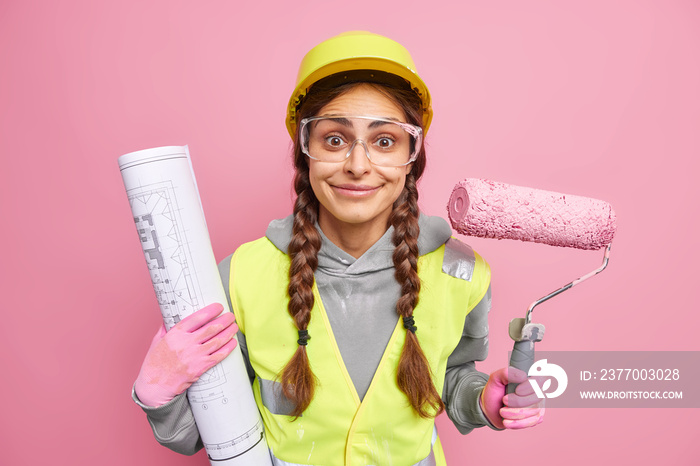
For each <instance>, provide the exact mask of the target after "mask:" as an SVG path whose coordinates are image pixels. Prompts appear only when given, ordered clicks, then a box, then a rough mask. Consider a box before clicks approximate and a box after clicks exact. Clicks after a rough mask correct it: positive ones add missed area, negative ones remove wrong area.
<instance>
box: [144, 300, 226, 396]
mask: <svg viewBox="0 0 700 466" xmlns="http://www.w3.org/2000/svg"><path fill="white" fill-rule="evenodd" d="M223 310H224V307H223V306H222V305H221V304H219V303H214V304H210V305H209V306H205V307H203V308H202V309H200V310H199V311H197V312H195V313H193V314H191V315H189V316H187V317H185V318H184V319H182V320H181V321H180V322H178V323H177V324H176V325H174V326H173V327H172V328H171V329H170V331H169V332H167V333H166V331H165V325H161V327H160V329H158V333H156V335H155V336H154V337H153V341H152V342H151V347H150V348H149V349H148V353H146V358H145V359H144V361H143V364H142V365H141V371H140V372H139V375H138V377H137V378H136V383H135V384H134V391H135V392H136V395H137V396H138V397H139V400H140V401H141V403H143V404H145V405H146V406H152V407H157V406H161V405H163V404H165V403H167V402H168V401H170V400H172V399H173V398H175V396H177V395H179V394H180V393H182V392H184V391H185V390H187V389H188V388H189V387H190V385H192V384H193V383H194V382H196V381H197V379H199V377H200V376H201V375H202V374H203V373H205V372H206V371H207V370H209V369H211V368H212V367H214V366H215V365H216V364H218V363H219V362H221V361H223V360H224V358H226V356H228V355H229V354H230V353H231V351H233V350H234V348H235V347H236V344H237V343H238V342H237V341H236V339H235V338H233V337H234V335H235V334H236V332H238V325H236V323H235V321H236V319H235V317H234V315H233V313H232V312H227V313H225V314H223V315H221V316H219V314H221V312H222V311H223ZM217 316H219V317H217Z"/></svg>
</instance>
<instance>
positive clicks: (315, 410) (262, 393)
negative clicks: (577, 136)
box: [230, 238, 490, 466]
mask: <svg viewBox="0 0 700 466" xmlns="http://www.w3.org/2000/svg"><path fill="white" fill-rule="evenodd" d="M453 241H456V240H450V241H448V244H449V246H450V247H449V248H446V247H445V245H443V246H442V247H440V248H438V249H437V250H435V251H433V252H431V253H428V254H426V255H423V256H421V257H419V259H418V275H419V277H420V280H421V291H420V300H419V302H418V305H417V307H416V309H415V311H414V319H415V322H416V326H417V327H418V333H417V337H418V339H419V341H420V344H421V348H422V349H423V352H424V353H425V355H426V358H427V359H428V363H429V365H430V368H431V370H432V373H433V374H434V379H433V381H434V384H435V388H436V390H437V392H438V393H442V390H443V385H444V376H445V369H446V364H447V358H448V357H449V355H450V354H451V353H452V351H453V350H454V348H455V347H456V346H457V343H458V342H459V340H460V338H461V336H462V330H463V328H464V322H465V317H466V315H467V314H468V312H469V311H470V310H471V309H472V308H473V307H474V306H475V305H476V304H477V303H478V302H479V301H480V300H481V298H482V297H483V296H484V294H485V293H486V290H487V289H488V284H489V281H490V272H489V268H488V264H486V262H484V261H483V259H482V258H481V257H480V256H478V255H477V254H475V253H474V252H473V251H471V248H468V247H466V248H461V247H460V244H459V243H458V242H457V243H455V244H450V243H452V242H453ZM453 246H456V247H453ZM446 249H447V250H448V252H449V254H447V257H445V256H446V254H445V250H446ZM460 249H461V251H460ZM446 264H447V265H449V267H446V268H447V270H443V267H444V266H445V265H446ZM467 272H468V273H467ZM288 274H289V256H287V255H286V254H284V253H282V252H281V251H279V250H278V249H277V248H276V247H275V246H274V245H273V244H272V243H271V242H270V241H269V240H268V239H267V238H263V239H260V240H257V241H254V242H252V243H247V244H245V245H243V246H241V247H240V248H239V249H238V250H237V251H236V253H235V254H234V256H233V258H232V260H231V274H230V295H231V302H232V305H233V311H234V313H235V314H236V320H237V322H238V326H239V328H240V330H241V332H243V334H245V336H246V341H247V345H248V355H249V358H250V362H251V365H252V366H253V369H254V370H255V373H256V375H257V376H256V378H255V381H254V383H253V393H254V395H255V400H256V403H257V404H258V407H259V409H260V412H261V415H262V418H263V421H264V423H265V431H266V437H267V441H268V446H269V447H270V450H271V451H272V452H273V453H274V456H275V457H276V461H277V462H276V463H275V464H284V465H294V464H298V465H324V466H345V465H348V466H366V465H370V464H376V465H382V466H384V465H388V464H394V465H421V466H429V465H442V464H444V457H443V456H442V453H441V448H440V449H439V450H437V451H435V452H434V451H433V447H432V446H433V445H434V443H435V441H436V437H435V436H434V429H433V428H434V420H433V419H423V418H420V417H419V416H418V415H417V414H416V413H415V411H414V410H413V408H412V407H411V406H410V405H409V403H408V400H407V398H406V395H405V394H404V393H403V392H401V391H400V390H399V389H398V386H397V385H396V368H397V365H398V360H399V358H400V355H401V352H402V348H403V344H404V340H405V337H406V330H405V329H404V328H403V323H402V321H401V319H400V318H398V316H397V323H396V326H395V328H394V331H393V333H392V335H391V338H390V339H389V342H388V344H387V346H386V349H385V352H384V354H383V355H382V358H381V361H380V363H379V365H378V367H377V370H376V372H375V374H374V378H373V379H372V382H371V384H370V387H369V389H368V390H367V393H366V394H365V397H364V399H363V400H362V401H360V399H359V396H358V394H357V392H356V390H355V387H354V385H353V382H352V380H351V378H350V375H349V374H348V372H347V369H346V367H345V365H344V363H343V360H342V357H341V355H340V350H339V349H338V346H337V344H336V342H335V338H334V336H333V330H332V329H331V326H330V322H329V321H328V316H327V314H326V311H325V309H324V307H323V303H322V302H321V297H320V295H319V293H318V289H317V287H316V285H314V287H313V294H314V307H313V309H312V311H311V320H310V322H309V326H308V330H309V336H311V340H310V341H309V344H308V346H307V347H306V353H307V356H308V358H309V361H310V365H311V369H312V371H313V372H314V375H315V376H316V377H317V379H318V384H317V385H316V391H315V394H314V397H313V399H312V401H311V404H310V405H309V407H308V408H307V409H306V411H304V413H303V415H302V416H301V417H299V418H297V419H293V418H291V417H290V416H288V415H287V413H289V406H288V405H286V404H285V403H284V401H283V400H279V399H278V397H277V396H276V393H275V392H278V390H276V389H275V384H276V382H272V381H275V380H277V378H278V375H279V373H280V372H281V370H282V369H283V368H284V367H285V366H286V364H287V362H288V361H289V360H290V359H291V357H292V355H293V354H294V352H295V351H296V349H297V347H298V345H297V339H298V335H297V329H296V326H295V324H294V322H293V320H292V318H291V316H289V314H288V312H287V303H288V301H289V298H288V296H287V286H288V284H289V277H288ZM453 274H454V275H459V277H458V278H455V277H454V275H453ZM358 329H359V330H361V327H359V328H358ZM389 413H390V414H389ZM438 441H439V440H438ZM282 460H283V461H284V462H280V461H282Z"/></svg>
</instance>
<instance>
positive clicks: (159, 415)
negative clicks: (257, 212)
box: [131, 256, 255, 455]
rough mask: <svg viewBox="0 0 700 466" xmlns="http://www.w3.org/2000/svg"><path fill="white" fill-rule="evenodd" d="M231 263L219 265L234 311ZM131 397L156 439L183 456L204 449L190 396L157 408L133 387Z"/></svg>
mask: <svg viewBox="0 0 700 466" xmlns="http://www.w3.org/2000/svg"><path fill="white" fill-rule="evenodd" d="M230 264H231V256H228V257H227V258H226V259H224V260H223V261H221V262H220V263H219V274H220V275H221V281H222V283H223V285H224V290H225V291H226V299H227V300H228V305H229V309H231V296H230V295H229V289H228V279H229V268H230ZM236 337H237V338H238V345H239V346H240V347H241V351H242V352H243V360H244V361H245V364H246V369H247V370H248V377H249V378H250V380H251V383H252V382H253V380H254V379H255V373H254V372H253V368H252V366H251V365H250V361H249V360H248V348H247V346H246V342H245V336H244V335H243V334H242V333H241V332H240V331H239V332H238V333H237V334H236ZM131 398H132V399H133V400H134V402H135V403H136V404H137V405H139V406H140V407H141V409H142V410H143V411H144V412H145V413H146V418H147V419H148V423H149V424H150V425H151V429H152V430H153V436H154V437H155V438H156V440H157V441H158V443H160V444H161V445H163V446H165V447H168V448H169V449H171V450H173V451H175V452H177V453H181V454H183V455H193V454H195V453H196V452H198V451H199V450H201V449H202V448H203V446H204V445H203V444H202V439H201V438H200V437H199V431H198V430H197V424H195V420H194V415H193V414H192V408H190V403H189V401H188V400H187V393H181V394H180V395H178V396H176V397H175V398H173V399H172V400H170V401H169V402H168V403H166V404H164V405H162V406H158V407H156V408H154V407H151V406H146V405H144V404H143V403H141V401H140V400H139V398H138V396H137V395H136V392H135V391H134V389H133V388H132V390H131Z"/></svg>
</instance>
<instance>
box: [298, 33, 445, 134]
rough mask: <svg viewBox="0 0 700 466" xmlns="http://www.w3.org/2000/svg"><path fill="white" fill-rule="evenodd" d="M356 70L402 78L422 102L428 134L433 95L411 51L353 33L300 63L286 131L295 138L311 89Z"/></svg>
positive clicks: (329, 42) (332, 40) (331, 41)
mask: <svg viewBox="0 0 700 466" xmlns="http://www.w3.org/2000/svg"><path fill="white" fill-rule="evenodd" d="M356 70H370V71H372V70H377V71H381V72H384V73H389V74H391V75H395V76H399V77H401V78H403V79H404V80H405V81H406V82H407V83H408V84H409V85H410V87H411V89H413V90H414V91H415V92H416V94H418V96H419V97H420V99H421V101H422V102H423V132H424V134H425V133H427V131H428V127H429V126H430V121H431V120H432V118H433V109H432V107H431V105H430V92H428V87H427V86H426V85H425V83H424V82H423V80H422V79H421V78H420V76H418V73H416V65H415V64H414V63H413V59H412V58H411V55H410V54H409V53H408V50H406V48H405V47H404V46H403V45H401V44H399V43H398V42H395V41H393V40H391V39H389V38H388V37H384V36H380V35H379V34H373V33H371V32H367V31H351V32H345V33H343V34H340V35H337V36H335V37H331V38H330V39H328V40H326V41H324V42H321V43H320V44H318V45H317V46H316V47H314V48H313V49H311V51H309V53H307V54H306V56H305V57H304V59H303V60H302V61H301V65H299V73H298V74H297V85H296V88H295V89H294V93H293V94H292V97H291V98H290V99H289V105H288V107H287V130H288V131H289V135H290V136H292V139H293V138H294V133H295V132H296V127H297V108H298V106H299V104H300V103H301V100H302V98H303V97H304V96H305V95H306V93H307V92H308V91H309V89H310V88H311V86H312V85H313V84H314V83H316V82H318V81H319V80H321V79H323V78H326V77H328V76H331V75H334V74H336V73H343V72H347V71H356Z"/></svg>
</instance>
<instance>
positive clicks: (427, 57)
mask: <svg viewBox="0 0 700 466" xmlns="http://www.w3.org/2000/svg"><path fill="white" fill-rule="evenodd" d="M237 3H238V4H237ZM241 3H242V2H223V1H209V2H200V3H199V4H198V6H195V2H185V1H172V0H169V1H160V0H159V1H150V2H140V1H138V2H137V1H122V2H92V1H87V0H85V1H68V2H49V1H45V2H40V1H26V2H24V1H22V2H21V1H12V0H10V1H7V0H6V1H3V2H2V3H1V4H0V63H1V65H0V66H1V67H2V71H1V72H0V142H1V143H2V149H3V151H2V165H1V167H2V168H0V177H1V178H0V193H1V196H0V212H1V213H2V222H3V224H2V229H0V235H1V237H0V241H1V244H2V245H3V251H4V252H3V257H2V261H1V262H0V267H1V269H0V270H1V273H2V280H0V286H1V287H2V292H1V293H0V296H2V300H1V302H2V322H1V324H0V345H2V346H1V347H0V355H1V356H0V358H1V360H2V373H3V383H2V385H1V387H0V398H1V399H2V400H3V415H2V422H1V423H0V438H2V449H1V450H0V463H2V464H4V465H5V464H6V465H30V464H32V465H33V464H44V463H46V462H49V463H51V464H61V465H63V464H70V465H95V464H100V465H122V464H130V465H169V466H172V465H205V464H208V463H207V461H206V458H205V456H204V455H203V454H202V453H200V454H198V455H197V456H195V457H193V458H190V457H184V456H180V455H177V454H175V453H173V452H170V451H169V450H166V449H165V448H162V447H160V446H159V445H158V444H157V443H156V442H155V440H154V439H153V437H152V435H151V432H150V428H149V426H148V424H147V422H146V419H145V416H144V414H143V413H142V412H141V410H140V409H139V408H137V407H136V406H135V405H133V404H132V402H131V399H130V389H131V384H132V382H133V380H134V378H135V377H136V374H137V372H138V369H139V367H140V364H141V361H142V358H143V356H144V355H145V352H146V349H147V347H148V345H149V342H150V340H151V337H152V335H153V333H154V332H155V330H156V328H157V326H158V322H159V319H160V316H159V312H158V308H157V305H156V302H155V299H154V295H153V291H152V288H151V284H150V281H149V277H148V273H147V270H146V268H145V267H144V260H143V256H142V253H141V250H140V247H139V243H138V240H137V237H136V234H135V231H134V225H133V222H132V220H131V214H130V210H129V206H128V202H127V199H126V195H125V193H124V190H123V186H122V181H121V178H120V174H119V170H118V168H117V157H118V156H119V155H121V154H124V153H127V152H131V151H135V150H139V149H145V148H149V147H157V146H162V145H184V144H189V146H190V150H191V153H192V155H193V161H194V162H193V163H194V167H195V170H196V172H197V176H198V181H199V186H200V190H201V195H202V200H203V203H204V208H205V212H206V214H207V217H208V223H209V228H210V232H211V238H212V241H213V245H214V250H215V254H216V256H217V259H222V258H224V257H225V256H226V255H228V254H229V253H231V252H232V251H233V250H234V249H235V248H236V247H237V246H238V245H240V244H241V243H242V242H244V241H248V240H252V239H254V238H257V237H260V236H262V235H263V234H264V231H265V227H266V225H267V223H268V222H269V221H270V220H271V219H273V218H277V217H282V216H285V215H287V214H288V213H289V212H290V209H291V195H290V192H291V188H290V181H291V164H290V159H289V147H290V144H289V141H288V136H287V133H286V129H285V127H284V124H283V118H284V109H285V105H286V102H287V99H288V97H289V94H290V92H291V90H292V88H293V84H294V78H295V75H296V69H297V65H298V62H299V60H300V59H301V57H302V56H303V54H304V53H305V52H306V51H307V50H308V49H309V48H311V47H312V46H313V45H315V44H316V43H318V42H319V41H321V40H323V39H325V38H328V37H330V36H332V35H335V34H337V33H339V32H342V31H344V30H350V29H367V30H371V31H374V32H378V33H382V34H385V35H388V36H390V37H392V38H394V39H396V40H398V41H399V42H401V43H403V44H404V45H406V47H407V48H408V49H409V50H410V51H411V53H412V54H413V57H414V59H415V61H416V63H417V66H418V70H419V71H420V73H421V76H422V77H423V78H424V79H425V81H426V82H427V83H428V85H429V86H430V89H431V91H432V95H433V98H434V108H435V119H434V121H433V126H432V128H431V130H430V133H429V135H428V140H427V141H428V144H429V166H428V170H427V172H426V174H425V177H424V179H423V181H422V184H421V193H422V194H421V206H422V209H423V210H424V211H425V212H427V213H430V214H433V215H442V216H446V211H445V204H446V201H447V198H448V196H449V194H450V192H451V190H452V187H453V186H454V184H455V183H456V182H457V181H459V180H460V179H462V178H465V177H479V178H490V179H493V180H497V181H502V182H506V183H511V184H516V185H524V186H532V187H537V188H541V189H548V190H554V191H559V192H566V193H571V194H578V195H583V196H589V197H596V198H600V199H605V200H607V201H609V202H610V203H612V204H613V206H614V207H615V209H616V211H617V214H618V221H619V230H618V235H617V237H616V241H615V242H614V244H613V249H612V256H611V262H610V266H609V268H608V270H606V271H605V272H604V273H603V274H602V275H600V276H599V277H596V278H595V279H593V280H592V281H590V282H588V283H586V284H583V285H581V286H580V287H577V288H575V289H573V290H571V291H569V292H567V293H565V294H564V295H562V296H561V297H558V298H556V299H555V300H553V301H551V302H549V303H547V304H545V305H543V306H542V307H541V308H538V311H537V314H538V315H539V318H538V319H539V321H541V322H542V323H544V324H545V325H546V326H547V332H548V333H547V336H546V338H545V340H544V341H543V342H542V343H541V344H540V346H539V349H541V350H658V351H666V350H700V344H698V340H697V334H698V328H700V318H699V317H698V315H699V314H700V313H698V305H697V300H696V296H695V295H696V292H695V291H696V287H697V284H696V282H697V276H698V271H697V267H698V263H699V262H700V254H699V253H698V247H697V245H696V244H695V235H696V232H697V231H698V227H699V226H700V225H699V222H698V217H699V215H698V208H697V204H696V203H697V200H698V199H700V188H699V187H698V186H699V184H698V182H697V180H696V178H697V175H698V172H699V171H698V156H699V155H700V151H699V149H700V137H699V136H698V134H700V132H699V131H698V128H699V127H700V91H699V87H698V83H700V61H699V60H698V55H697V52H698V47H699V46H700V5H699V4H698V3H697V2H691V1H664V2H660V1H659V2H651V1H625V2H621V1H589V2H561V1H540V0H538V1H527V2H524V1H505V2H480V1H464V2H407V1H401V2H376V1H365V0H361V1H358V2H353V3H351V4H350V3H342V4H338V5H337V6H336V5H335V4H333V3H330V2H326V1H315V2H306V3H304V2H301V3H299V2H282V1H279V2H269V1H268V2H265V1H262V2H245V4H244V5H239V4H241ZM466 241H467V242H469V243H470V244H471V245H472V246H473V247H474V248H475V249H476V250H478V251H479V252H480V253H481V254H482V255H483V256H484V257H486V258H487V260H488V261H489V262H490V264H491V266H492V269H493V292H494V307H493V310H492V312H491V353H490V356H489V359H488V360H487V361H486V362H485V363H482V364H481V365H480V366H479V368H480V369H481V370H483V371H485V372H491V371H493V370H495V369H497V368H499V367H502V366H504V365H505V364H506V361H507V359H506V358H507V354H506V352H507V351H508V350H509V349H510V348H511V345H512V343H511V341H510V340H509V338H508V336H507V331H506V329H507V323H508V321H509V320H510V319H511V318H513V317H520V316H523V314H524V312H525V310H526V308H527V305H528V304H529V303H530V302H531V301H532V300H534V299H536V298H537V297H539V296H541V295H542V294H544V293H546V292H549V291H550V290H551V289H553V288H556V287H558V286H560V285H563V284H564V283H567V282H568V281H570V280H571V279H573V278H576V277H578V276H580V275H581V274H583V273H585V272H587V271H589V270H591V269H593V268H595V267H596V266H597V265H598V264H599V263H600V260H601V254H600V253H599V252H585V251H579V250H567V249H561V248H552V247H547V246H540V245H533V244H524V243H515V242H506V241H500V242H499V241H495V240H482V239H466ZM695 416H697V411H696V410H688V409H588V410H582V409H563V408H562V409H550V410H548V411H547V414H546V417H545V421H544V423H543V424H541V425H539V426H538V427H537V428H534V429H529V430H526V431H520V432H493V431H491V430H489V429H479V430H477V431H474V432H473V433H471V434H470V435H468V436H465V437H462V436H460V435H459V434H458V432H457V431H456V429H455V428H454V427H453V426H452V424H451V423H450V421H449V420H448V419H447V418H446V417H444V416H442V417H441V418H439V419H438V428H439V429H440V432H441V435H442V437H443V442H444V445H445V450H446V454H447V457H448V462H449V463H450V464H452V465H463V464H485V463H486V462H487V461H489V460H490V459H495V464H514V463H516V462H519V463H520V464H523V463H525V464H534V462H535V461H536V463H537V464H539V465H541V466H546V465H555V464H570V465H584V464H592V463H595V464H642V465H646V464H656V463H658V462H660V461H664V462H666V461H667V462H668V463H670V464H676V465H690V464H698V462H699V461H700V460H699V459H698V457H697V453H695V452H694V451H691V449H693V450H694V449H695V447H696V444H697V440H696V437H697V423H696V422H695V421H693V420H692V419H693V417H695ZM535 458H536V460H535Z"/></svg>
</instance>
